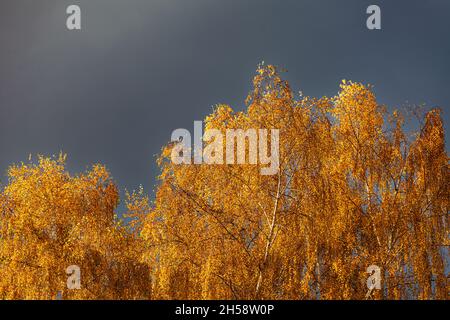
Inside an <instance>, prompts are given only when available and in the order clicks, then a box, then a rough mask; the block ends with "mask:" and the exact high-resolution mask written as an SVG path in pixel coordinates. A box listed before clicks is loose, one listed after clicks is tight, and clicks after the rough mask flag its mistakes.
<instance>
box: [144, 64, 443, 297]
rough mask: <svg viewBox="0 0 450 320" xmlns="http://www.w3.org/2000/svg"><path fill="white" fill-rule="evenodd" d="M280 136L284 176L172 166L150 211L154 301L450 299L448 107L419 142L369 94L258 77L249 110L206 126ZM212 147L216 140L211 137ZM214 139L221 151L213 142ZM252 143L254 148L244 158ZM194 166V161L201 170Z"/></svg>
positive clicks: (268, 70)
mask: <svg viewBox="0 0 450 320" xmlns="http://www.w3.org/2000/svg"><path fill="white" fill-rule="evenodd" d="M213 128H214V129H217V130H220V131H221V132H222V133H224V134H225V131H226V129H232V128H234V129H236V128H240V129H244V130H245V129H248V128H256V129H263V128H267V129H269V128H279V129H280V134H279V136H280V161H279V171H278V174H276V175H273V176H269V175H268V176H264V175H261V174H260V171H259V169H260V166H261V165H260V164H258V165H251V164H239V165H230V164H224V165H209V164H189V165H186V164H174V163H172V162H171V161H170V155H171V150H172V149H173V148H174V144H173V143H172V144H169V145H167V146H166V147H164V148H163V150H162V153H161V157H160V158H159V165H160V167H161V175H160V177H159V179H160V185H159V187H158V189H157V192H156V200H155V204H154V206H153V208H152V209H151V210H150V213H149V214H147V215H142V219H141V223H142V229H141V236H142V237H143V240H144V241H145V242H146V243H147V249H146V252H145V256H146V257H150V259H152V261H153V265H154V266H155V268H154V273H153V275H154V282H153V287H152V289H153V294H154V297H156V298H163V299H170V298H172V299H173V298H176V299H178V298H183V299H319V298H320V299H364V298H365V297H366V293H367V287H366V279H367V277H368V274H367V273H366V269H367V267H369V266H370V265H377V266H379V267H380V269H381V270H382V285H383V287H382V290H380V291H376V290H375V291H374V292H373V293H372V295H371V297H372V298H377V299H405V298H421V299H431V298H438V299H446V298H447V292H448V279H447V275H446V272H447V273H448V270H447V271H446V270H445V263H446V261H448V250H447V248H448V245H449V242H448V239H449V228H448V222H449V220H448V209H449V190H450V188H449V173H448V172H449V171H448V169H449V167H448V157H447V154H446V151H445V146H444V130H443V124H442V120H441V118H440V113H439V110H438V109H434V110H431V111H430V112H429V113H428V114H427V115H426V122H425V124H424V125H423V127H422V128H421V130H420V134H419V135H418V136H417V137H415V138H414V139H410V138H409V137H408V136H407V134H406V133H405V130H404V128H403V116H402V115H401V113H400V112H398V111H394V112H393V113H392V114H388V112H387V111H386V108H385V107H383V106H380V105H379V104H378V103H377V101H376V99H375V95H374V93H373V91H372V88H371V87H370V86H365V85H363V84H359V83H353V82H346V81H343V83H342V84H341V90H340V92H339V94H338V95H337V96H335V97H331V98H328V97H323V98H320V99H315V98H310V97H300V98H299V99H295V98H294V95H293V93H292V91H291V89H290V87H289V84H288V83H287V82H286V81H284V80H282V79H281V78H280V76H279V73H278V71H277V69H276V68H275V67H273V66H262V67H260V68H258V70H257V75H256V76H255V78H254V89H253V91H252V92H251V93H250V94H249V97H248V99H247V110H246V111H243V112H233V110H232V109H231V107H229V106H226V105H219V106H218V107H217V108H216V110H215V111H214V113H213V114H211V115H210V116H208V117H207V118H206V119H205V129H213ZM205 143H206V141H205ZM209 143H213V142H209ZM248 148H249V146H248V145H247V151H248ZM191 163H193V162H191Z"/></svg>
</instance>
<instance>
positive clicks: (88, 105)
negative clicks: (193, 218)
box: [0, 0, 450, 189]
mask: <svg viewBox="0 0 450 320" xmlns="http://www.w3.org/2000/svg"><path fill="white" fill-rule="evenodd" d="M377 3H378V4H379V5H380V6H381V8H382V30H381V31H369V30H367V29H366V28H365V19H366V15H365V8H366V7H367V6H368V5H369V4H372V3H371V2H369V1H361V0H348V1H339V2H338V1H335V0H327V1H326V0H321V1H317V0H315V1H314V0H308V1H298V0H296V1H287V0H285V1H275V0H272V1H261V0H247V1H241V0H227V1H211V0H192V1H182V0H164V1H163V0H159V1H138V0H130V1H111V0H96V1H87V0H84V1H75V0H74V1H56V0H42V1H31V0H29V1H26V0H8V1H2V2H1V4H0V43H1V48H2V50H1V51H0V150H1V151H0V152H1V157H0V170H1V171H2V172H5V170H6V168H7V167H8V165H9V164H11V163H13V162H18V161H22V160H26V159H27V158H28V154H29V153H43V154H50V155H51V154H57V153H58V152H59V151H60V150H63V151H64V152H67V153H68V154H69V161H68V164H69V168H70V169H71V170H73V171H81V170H84V169H85V168H86V167H87V166H88V165H90V164H92V163H94V162H101V163H104V164H106V165H107V166H108V168H109V169H110V170H111V172H112V174H113V175H114V177H115V179H116V180H117V182H118V183H119V185H120V186H121V187H122V188H124V187H127V188H129V189H133V188H136V187H137V186H138V185H139V184H143V185H144V187H146V189H151V188H152V186H153V185H154V183H155V179H154V178H155V176H156V174H157V172H158V171H157V168H156V166H155V162H154V160H155V158H154V155H155V154H157V153H158V152H159V150H160V148H161V146H162V145H163V144H164V143H166V142H167V141H168V140H169V139H170V134H171V132H172V130H173V129H175V128H179V127H185V128H188V129H191V128H192V125H193V121H194V120H200V119H202V118H203V117H204V116H205V115H207V114H208V113H210V111H211V106H212V105H214V104H217V103H229V104H231V105H232V106H233V107H234V108H236V109H242V108H243V101H244V99H245V97H246V94H247V92H248V91H249V90H250V88H251V79H252V76H253V73H254V70H255V68H256V65H257V64H258V63H259V62H260V61H262V60H265V61H266V62H267V63H271V64H276V65H280V66H282V67H285V68H287V69H288V70H289V72H288V73H287V74H286V78H287V79H288V80H289V81H290V82H291V84H292V87H293V88H294V89H295V90H302V91H303V92H304V93H305V94H306V95H312V96H322V95H334V94H335V93H336V92H337V90H338V84H339V82H340V80H341V79H343V78H345V79H351V80H355V81H363V82H365V83H371V84H373V85H374V86H375V91H376V93H377V96H378V98H379V101H380V102H381V103H386V104H388V105H389V106H399V105H402V104H404V103H405V102H406V101H408V102H409V103H411V104H421V103H426V104H427V105H429V106H435V105H439V106H441V107H442V108H443V109H444V111H445V113H444V117H445V122H446V124H447V126H448V123H449V121H448V120H449V115H448V106H449V105H450V90H448V86H449V84H450V62H449V58H448V57H450V42H449V41H448V34H449V31H450V19H448V16H449V12H450V3H449V2H444V1H440V0H432V1H407V0H402V1H395V2H393V1H377ZM69 4H79V5H80V6H81V9H82V14H83V15H82V19H83V20H82V24H83V30H82V31H81V32H70V31H68V30H66V28H65V19H66V15H65V8H66V7H67V6H68V5H69ZM448 134H449V133H448V130H447V140H448V137H449V136H448ZM2 180H3V179H2Z"/></svg>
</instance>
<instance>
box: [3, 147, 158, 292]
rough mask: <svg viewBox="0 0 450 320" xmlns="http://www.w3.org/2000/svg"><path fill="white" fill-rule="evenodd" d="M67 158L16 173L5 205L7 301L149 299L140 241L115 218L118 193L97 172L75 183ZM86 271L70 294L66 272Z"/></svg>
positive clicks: (15, 170) (103, 174) (11, 173)
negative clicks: (70, 269) (76, 268)
mask: <svg viewBox="0 0 450 320" xmlns="http://www.w3.org/2000/svg"><path fill="white" fill-rule="evenodd" d="M64 161H65V157H64V156H60V157H59V158H58V159H57V160H52V159H49V158H43V157H40V158H39V161H38V164H22V165H20V166H12V167H11V168H10V169H9V172H8V176H9V183H8V185H7V186H6V187H5V188H4V190H3V192H2V193H1V199H0V205H1V206H0V208H1V211H0V214H1V218H0V298H2V299H55V297H56V296H57V294H58V293H59V294H61V295H62V298H63V299H135V298H149V297H150V273H149V270H148V268H147V265H146V264H144V263H143V262H142V261H141V260H140V259H141V257H142V253H141V251H139V250H140V246H139V244H138V241H137V239H135V238H134V237H133V236H131V235H130V233H129V232H128V231H127V230H126V228H125V227H124V226H123V225H122V224H121V223H120V222H119V221H120V220H118V219H117V218H116V217H115V213H114V209H115V208H116V206H117V203H118V192H117V188H116V186H115V185H114V183H113V182H112V181H111V179H110V177H109V173H108V172H107V171H106V169H105V168H104V167H102V166H100V165H96V166H94V167H93V168H92V170H91V171H89V172H88V173H87V174H85V175H80V176H77V177H71V176H70V175H69V174H68V173H67V172H66V171H65V170H64ZM70 265H77V266H79V267H80V270H81V284H82V286H81V289H80V290H68V289H67V284H66V283H67V278H68V275H67V274H66V268H67V267H68V266H70Z"/></svg>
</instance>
